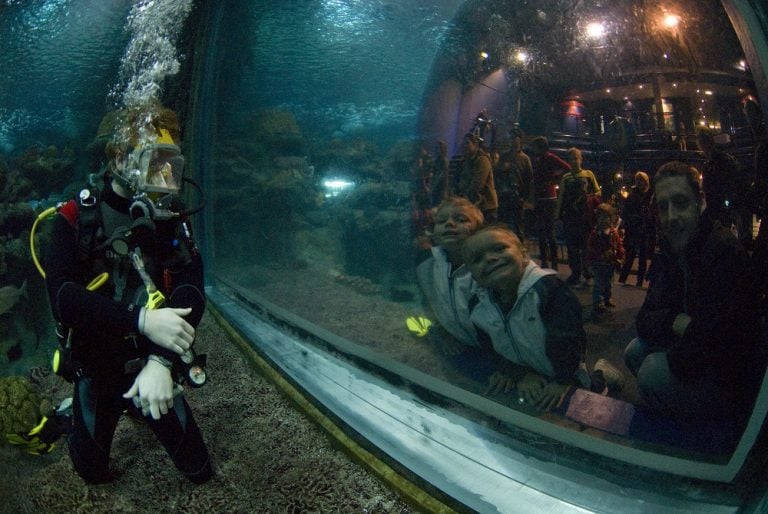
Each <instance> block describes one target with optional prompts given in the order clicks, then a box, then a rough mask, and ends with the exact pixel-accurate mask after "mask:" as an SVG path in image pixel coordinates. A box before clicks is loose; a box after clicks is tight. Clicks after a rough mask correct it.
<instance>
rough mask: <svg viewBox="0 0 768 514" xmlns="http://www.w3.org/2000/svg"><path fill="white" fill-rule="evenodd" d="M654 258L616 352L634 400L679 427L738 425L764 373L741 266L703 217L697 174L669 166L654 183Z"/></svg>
mask: <svg viewBox="0 0 768 514" xmlns="http://www.w3.org/2000/svg"><path fill="white" fill-rule="evenodd" d="M654 191H655V195H656V196H655V198H656V205H657V207H658V214H659V221H660V225H661V235H662V238H663V239H662V241H661V248H662V253H661V254H660V255H659V256H658V259H657V262H656V263H655V264H654V265H655V267H656V274H655V278H654V281H653V282H652V284H651V288H650V290H649V291H648V295H647V296H646V299H645V302H644V303H643V305H642V307H641V308H640V311H639V313H638V315H637V335H638V337H637V338H636V339H634V340H633V341H632V342H631V343H630V344H629V345H628V346H627V348H626V350H625V352H624V356H625V361H626V364H627V367H628V368H629V369H630V371H632V373H634V374H635V375H636V376H637V384H638V390H639V393H640V396H641V397H642V399H643V400H645V402H647V404H648V405H649V406H650V407H651V408H652V409H655V410H657V411H660V412H662V413H664V414H667V415H670V416H674V417H677V418H681V419H684V420H687V421H696V422H697V423H699V422H700V421H701V420H704V419H709V420H714V419H730V420H737V421H744V420H745V419H746V418H747V416H748V414H749V413H750V412H751V409H752V404H753V402H754V399H755V396H756V394H757V389H758V387H759V385H760V382H761V380H762V376H763V373H764V372H765V368H766V358H765V355H764V351H763V350H762V346H764V345H763V333H762V322H761V319H760V315H759V312H758V309H757V306H758V303H757V301H756V298H757V297H756V291H755V288H754V287H753V282H754V281H753V280H752V276H751V274H750V272H749V270H750V268H749V265H748V264H749V257H748V254H747V252H746V251H745V249H744V248H743V246H742V245H741V243H740V242H739V241H738V240H737V239H736V237H734V235H733V234H732V233H731V231H730V230H729V228H728V227H725V226H723V225H722V224H721V223H720V222H719V221H718V220H716V219H714V218H713V217H711V216H708V215H706V214H703V209H704V195H703V192H702V189H701V183H700V180H699V173H698V171H697V170H696V168H693V167H691V166H689V165H688V164H685V163H682V162H678V161H672V162H668V163H666V164H665V165H663V166H662V167H661V168H660V169H659V170H658V172H657V173H656V177H655V179H654Z"/></svg>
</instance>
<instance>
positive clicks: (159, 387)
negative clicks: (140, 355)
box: [123, 358, 174, 420]
mask: <svg viewBox="0 0 768 514" xmlns="http://www.w3.org/2000/svg"><path fill="white" fill-rule="evenodd" d="M173 393H174V383H173V378H172V377H171V370H170V369H168V368H167V367H166V366H165V365H164V364H162V363H161V362H159V361H158V360H155V359H153V358H149V359H147V363H146V364H145V365H144V367H143V368H142V370H141V371H140V372H139V374H138V375H137V376H136V379H135V380H134V381H133V385H132V386H131V388H130V389H128V391H127V392H126V393H125V394H124V395H123V398H126V399H132V400H133V404H134V405H136V407H138V408H139V409H141V413H142V414H143V415H144V416H149V415H150V414H151V415H152V417H153V418H154V419H156V420H158V419H160V416H162V415H163V414H167V413H168V410H169V409H171V408H173Z"/></svg>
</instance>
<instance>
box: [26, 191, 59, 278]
mask: <svg viewBox="0 0 768 514" xmlns="http://www.w3.org/2000/svg"><path fill="white" fill-rule="evenodd" d="M60 206H61V204H59V205H56V206H55V207H48V208H47V209H46V210H44V211H43V212H41V213H40V215H38V217H37V219H36V220H35V222H34V223H33V224H32V230H31V231H30V232H29V249H30V250H31V251H32V261H33V262H34V263H35V267H36V268H37V271H39V272H40V275H41V276H42V277H43V278H45V270H44V269H43V267H42V266H41V265H40V261H39V260H38V259H37V252H36V251H35V230H36V229H37V224H38V223H40V220H44V219H45V218H47V217H48V216H52V215H54V214H56V212H58V210H59V207H60Z"/></svg>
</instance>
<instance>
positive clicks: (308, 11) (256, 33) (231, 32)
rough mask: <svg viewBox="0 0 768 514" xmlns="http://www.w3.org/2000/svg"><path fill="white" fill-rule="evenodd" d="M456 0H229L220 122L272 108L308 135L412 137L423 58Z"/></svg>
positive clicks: (383, 141) (425, 69)
mask: <svg viewBox="0 0 768 514" xmlns="http://www.w3.org/2000/svg"><path fill="white" fill-rule="evenodd" d="M461 3H462V2H460V1H458V0H450V1H439V0H418V1H411V0H399V1H395V2H382V1H378V0H364V1H341V0H325V1H304V2H284V3H277V2H261V3H260V5H259V6H257V7H254V6H253V3H244V2H228V4H227V9H226V11H225V14H224V16H223V20H222V25H221V28H220V35H221V40H222V41H223V42H224V44H223V45H222V46H221V47H220V48H219V54H218V58H217V61H218V62H219V63H220V72H219V84H218V88H219V93H220V98H219V101H220V115H221V116H222V118H221V122H222V127H223V128H225V129H227V128H228V129H235V130H237V129H241V128H243V126H242V124H243V123H244V122H245V121H246V116H244V114H247V113H250V112H255V111H259V110H262V109H280V110H286V111H290V112H293V113H294V115H295V116H296V117H297V120H298V121H299V124H300V125H301V128H302V130H303V131H305V132H306V134H307V135H310V136H313V135H316V136H317V137H328V136H341V137H364V138H368V139H372V140H374V141H376V142H377V143H378V144H379V145H381V146H385V147H386V146H387V145H388V144H391V143H392V142H395V141H397V140H400V139H410V138H413V137H414V135H415V125H416V120H417V116H418V112H419V109H420V106H421V101H422V95H423V91H424V87H425V84H426V81H427V78H428V76H429V73H430V71H431V64H432V60H433V58H434V56H435V54H436V52H437V50H438V48H439V46H440V45H441V44H442V42H443V39H444V37H445V35H446V33H447V31H448V29H449V27H450V20H451V19H452V17H453V15H454V14H455V12H456V10H457V8H458V6H459V5H460V4H461Z"/></svg>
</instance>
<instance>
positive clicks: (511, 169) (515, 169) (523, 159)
mask: <svg viewBox="0 0 768 514" xmlns="http://www.w3.org/2000/svg"><path fill="white" fill-rule="evenodd" d="M509 135H510V138H511V142H510V143H511V148H510V149H509V151H507V152H504V153H503V154H502V155H501V162H500V164H499V166H498V173H497V174H495V175H494V181H495V183H496V190H497V192H498V195H499V220H500V221H502V222H504V223H506V224H507V225H509V227H510V228H511V229H512V230H514V231H515V233H516V234H517V237H519V238H520V240H523V239H524V234H523V210H524V207H525V203H526V202H527V201H528V199H529V197H530V194H531V183H532V181H533V167H532V166H531V159H530V157H528V155H527V154H526V153H525V152H524V151H523V131H522V130H521V129H519V128H517V127H515V128H513V129H512V130H510V132H509Z"/></svg>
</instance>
